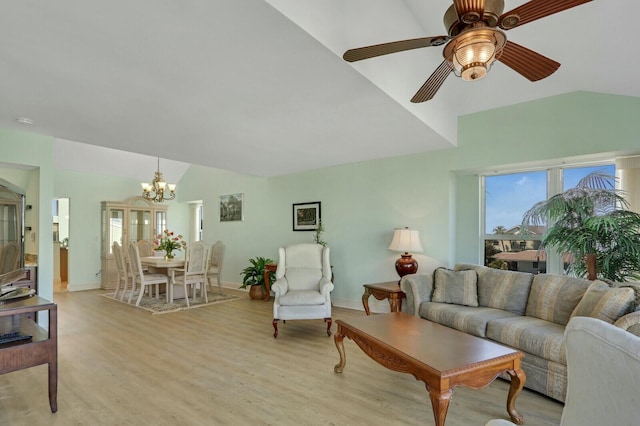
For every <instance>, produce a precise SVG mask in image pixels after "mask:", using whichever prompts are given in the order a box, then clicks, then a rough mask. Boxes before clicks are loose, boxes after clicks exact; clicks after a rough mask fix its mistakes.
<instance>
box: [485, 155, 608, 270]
mask: <svg viewBox="0 0 640 426" xmlns="http://www.w3.org/2000/svg"><path fill="white" fill-rule="evenodd" d="M597 166H603V167H606V166H613V167H614V169H615V170H614V174H615V175H616V176H617V175H618V170H617V167H616V161H615V159H607V160H601V161H592V162H584V163H583V162H580V163H565V162H563V163H562V164H559V165H554V166H547V167H538V168H513V169H504V170H500V171H499V172H498V171H487V172H484V173H483V172H481V173H479V191H480V197H479V199H480V206H479V207H480V214H479V219H480V223H479V230H480V235H479V242H478V259H479V260H480V263H481V264H482V265H484V259H485V244H486V242H487V241H489V242H491V241H541V240H542V235H512V234H489V233H488V232H487V229H486V223H487V221H486V219H487V217H486V212H487V205H486V204H487V203H486V193H487V192H486V178H487V177H492V176H501V175H508V174H518V173H529V172H541V171H544V172H546V180H547V191H546V192H547V199H549V198H550V197H552V196H554V195H556V194H560V193H562V192H563V187H564V179H563V178H564V174H563V171H564V170H565V169H575V168H588V167H597ZM617 187H618V182H617V181H616V188H617ZM549 225H550V224H549ZM546 252H547V258H546V273H549V274H556V275H562V274H564V268H563V263H562V256H561V254H559V253H557V252H555V251H554V250H551V249H546Z"/></svg>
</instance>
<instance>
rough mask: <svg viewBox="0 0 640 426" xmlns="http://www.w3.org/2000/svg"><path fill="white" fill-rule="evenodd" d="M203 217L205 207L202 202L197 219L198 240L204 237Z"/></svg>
mask: <svg viewBox="0 0 640 426" xmlns="http://www.w3.org/2000/svg"><path fill="white" fill-rule="evenodd" d="M203 217H204V208H203V207H202V204H200V205H199V206H198V220H197V221H196V224H197V225H196V235H197V240H198V241H202V239H203V233H204V229H203V222H204V220H203Z"/></svg>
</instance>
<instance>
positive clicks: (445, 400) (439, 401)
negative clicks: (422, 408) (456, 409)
mask: <svg viewBox="0 0 640 426" xmlns="http://www.w3.org/2000/svg"><path fill="white" fill-rule="evenodd" d="M427 390H429V387H427ZM451 395H453V391H452V390H451V389H447V390H445V391H444V392H438V391H431V390H429V398H431V407H432V408H433V417H434V418H435V420H436V426H444V420H445V419H446V418H447V410H449V401H451Z"/></svg>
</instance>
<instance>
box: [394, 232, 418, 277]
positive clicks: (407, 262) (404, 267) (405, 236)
mask: <svg viewBox="0 0 640 426" xmlns="http://www.w3.org/2000/svg"><path fill="white" fill-rule="evenodd" d="M389 250H391V251H396V252H401V253H402V254H401V255H400V259H398V260H396V272H397V273H398V275H400V279H402V277H403V276H405V275H407V274H415V273H416V272H417V271H418V262H417V261H416V260H415V259H414V258H413V257H412V256H411V253H409V252H414V253H421V252H422V251H423V249H422V244H420V232H418V230H417V229H409V228H406V227H405V228H396V229H394V230H393V239H392V240H391V244H390V245H389ZM398 283H400V281H398Z"/></svg>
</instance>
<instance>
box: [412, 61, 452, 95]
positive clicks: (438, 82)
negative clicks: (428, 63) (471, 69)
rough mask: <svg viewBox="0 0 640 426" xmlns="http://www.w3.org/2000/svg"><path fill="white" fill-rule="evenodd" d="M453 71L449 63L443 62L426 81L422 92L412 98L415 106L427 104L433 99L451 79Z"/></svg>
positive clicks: (419, 91)
mask: <svg viewBox="0 0 640 426" xmlns="http://www.w3.org/2000/svg"><path fill="white" fill-rule="evenodd" d="M451 71H453V66H452V65H451V63H450V62H449V61H442V63H441V64H440V65H438V68H436V70H435V71H434V72H433V74H431V76H430V77H429V78H428V79H427V81H425V83H424V84H423V85H422V87H421V88H420V90H418V91H417V92H416V94H415V95H413V98H411V102H413V103H414V104H417V103H420V102H425V101H428V100H430V99H433V96H434V95H435V94H436V92H437V91H438V89H440V86H442V83H444V81H445V80H446V79H447V77H449V74H451Z"/></svg>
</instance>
